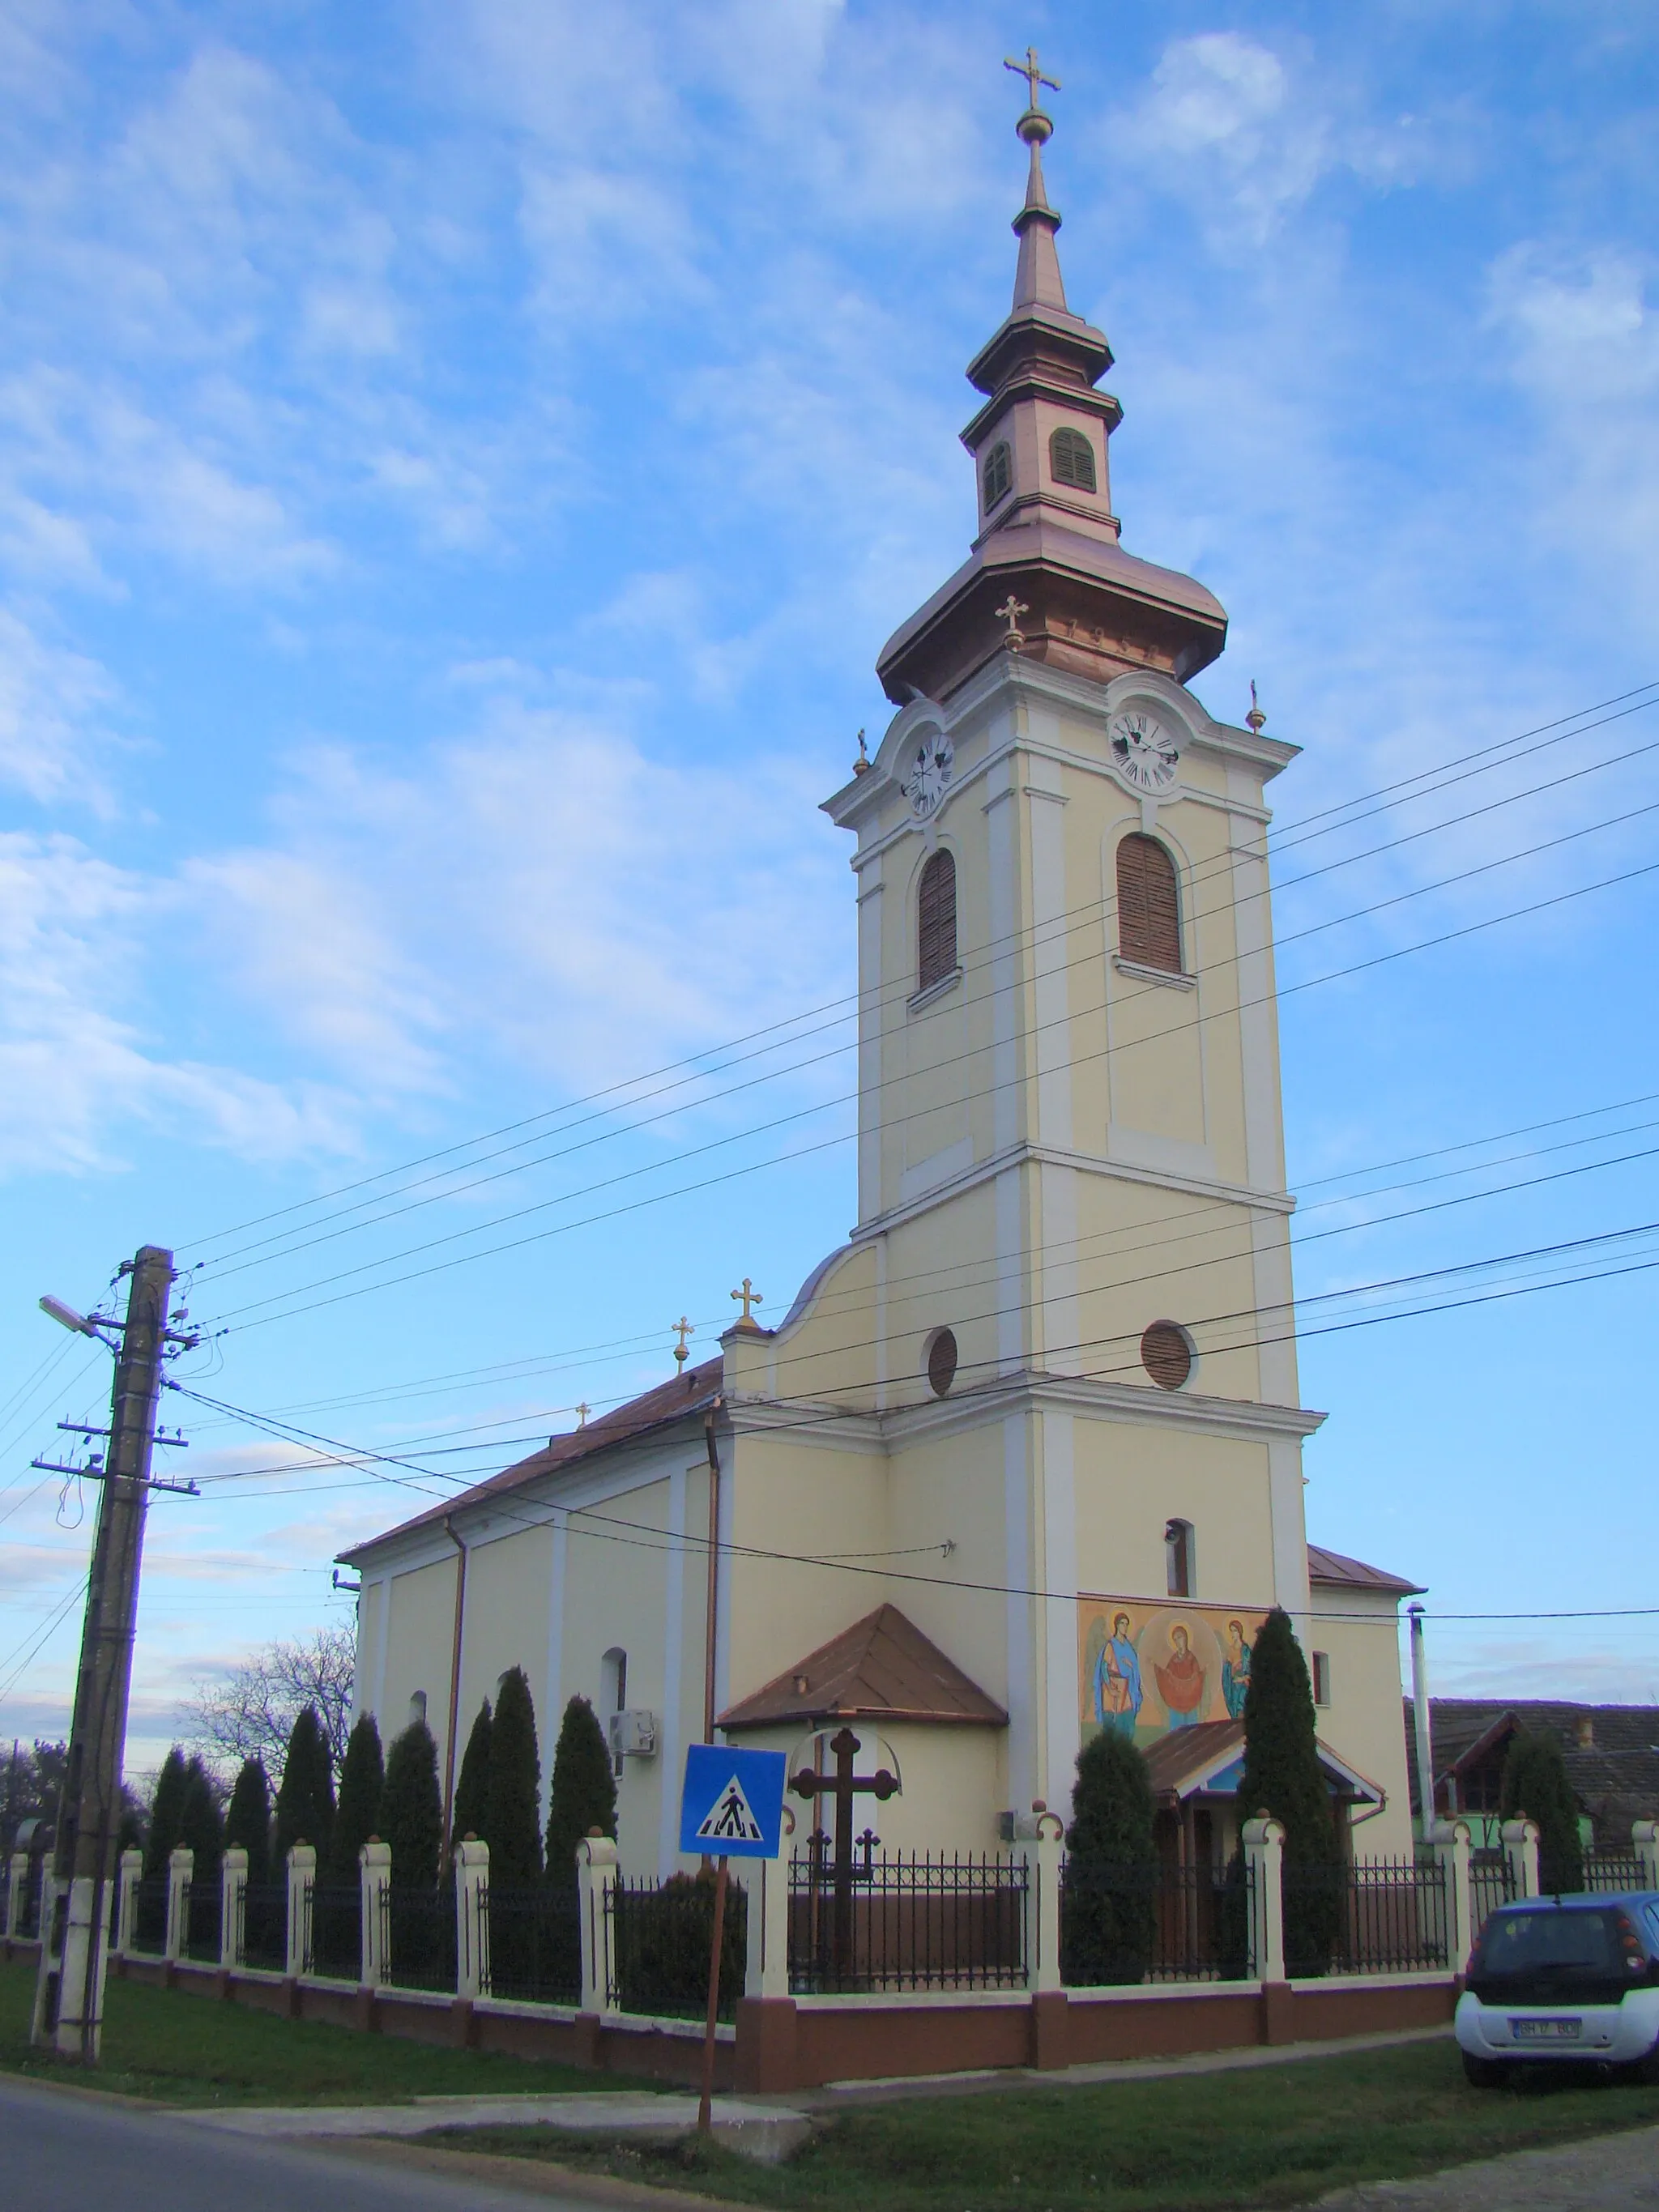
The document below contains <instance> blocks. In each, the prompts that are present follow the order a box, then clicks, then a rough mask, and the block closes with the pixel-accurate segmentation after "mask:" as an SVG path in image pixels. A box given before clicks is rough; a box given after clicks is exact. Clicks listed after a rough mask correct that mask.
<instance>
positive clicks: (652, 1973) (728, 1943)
mask: <svg viewBox="0 0 1659 2212" xmlns="http://www.w3.org/2000/svg"><path fill="white" fill-rule="evenodd" d="M714 1881H715V1876H714V1872H713V1870H712V1869H706V1870H704V1871H703V1872H701V1873H698V1874H695V1875H692V1874H675V1875H670V1876H669V1877H668V1880H667V1881H665V1882H662V1883H660V1884H657V1885H653V1884H651V1883H648V1882H647V1883H641V1884H639V1885H638V1886H637V1887H631V1886H629V1884H627V1883H621V1882H619V1883H618V1884H617V1897H616V1919H615V1929H616V1964H617V1987H618V1991H619V1994H620V1996H621V2001H622V2008H623V2011H624V2012H644V2013H656V2014H659V2015H665V2016H667V2017H668V2018H670V2019H674V2018H679V2019H691V2020H701V2019H702V2018H703V2016H704V2015H705V2014H706V2012H707V2010H708V1959H709V1953H710V1951H711V1950H712V1949H713V1948H714ZM748 1902H749V1900H748V1893H747V1892H746V1891H745V1890H744V1887H743V1886H742V1884H741V1883H739V1882H735V1881H731V1880H730V1879H729V1878H728V1880H727V1882H726V1915H725V1917H724V1919H723V1921H722V1922H721V1924H720V2011H721V2013H722V2015H724V2016H725V2017H726V2018H727V2019H730V2018H731V2017H732V2014H733V2012H734V2010H735V2008H736V2005H737V2001H738V1998H739V1997H740V1996H742V1995H743V1989H744V1972H745V1966H746V1962H747V1960H748V1956H749V1950H748V1936H747V1932H746V1931H747V1928H748Z"/></svg>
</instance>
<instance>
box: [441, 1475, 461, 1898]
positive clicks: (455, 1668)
mask: <svg viewBox="0 0 1659 2212" xmlns="http://www.w3.org/2000/svg"><path fill="white" fill-rule="evenodd" d="M444 1534H445V1535H446V1536H447V1537H448V1539H449V1541H450V1542H451V1543H452V1544H453V1546H454V1547H455V1551H456V1554H457V1556H456V1561H455V1640H454V1644H453V1647H452V1649H451V1650H450V1655H449V1735H448V1738H447V1741H446V1743H445V1745H444V1832H443V1841H442V1846H441V1858H440V1863H441V1866H442V1867H443V1869H444V1870H445V1872H446V1873H447V1871H448V1869H449V1857H450V1848H449V1823H450V1814H451V1811H452V1809H453V1805H454V1802H455V1732H456V1730H457V1729H458V1728H459V1726H460V1720H461V1624H462V1622H463V1620H465V1613H466V1546H465V1544H464V1543H462V1541H461V1540H460V1538H459V1536H458V1535H457V1534H455V1522H454V1517H453V1515H451V1514H448V1513H446V1514H445V1516H444Z"/></svg>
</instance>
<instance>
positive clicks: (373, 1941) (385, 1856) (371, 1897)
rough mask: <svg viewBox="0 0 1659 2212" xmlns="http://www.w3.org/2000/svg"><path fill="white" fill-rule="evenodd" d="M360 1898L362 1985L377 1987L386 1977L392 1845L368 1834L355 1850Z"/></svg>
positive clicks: (371, 1987)
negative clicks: (365, 1839) (356, 1852)
mask: <svg viewBox="0 0 1659 2212" xmlns="http://www.w3.org/2000/svg"><path fill="white" fill-rule="evenodd" d="M357 1867H358V1875H357V1879H358V1882H359V1884H360V1886H361V1891H362V1978H363V1987H364V1988H365V1989H369V1990H378V1989H379V1988H380V1984H381V1983H382V1982H384V1981H385V1979H386V1892H387V1891H388V1890H389V1889H390V1888H391V1887H392V1846H391V1844H383V1843H382V1842H381V1841H380V1838H379V1837H378V1836H371V1837H370V1838H369V1839H368V1842H367V1843H366V1844H364V1845H363V1847H362V1850H360V1851H359V1852H358V1854H357Z"/></svg>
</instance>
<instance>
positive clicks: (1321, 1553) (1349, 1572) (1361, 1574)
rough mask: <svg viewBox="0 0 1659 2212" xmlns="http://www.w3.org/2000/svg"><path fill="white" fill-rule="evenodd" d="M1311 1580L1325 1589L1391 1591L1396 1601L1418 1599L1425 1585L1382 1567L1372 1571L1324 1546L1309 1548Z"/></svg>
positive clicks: (1356, 1560)
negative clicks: (1391, 1572) (1409, 1598)
mask: <svg viewBox="0 0 1659 2212" xmlns="http://www.w3.org/2000/svg"><path fill="white" fill-rule="evenodd" d="M1308 1580H1309V1581H1310V1583H1314V1584H1316V1586H1317V1587H1319V1588H1321V1589H1370V1590H1391V1591H1392V1592H1393V1593H1394V1595H1395V1596H1396V1597H1418V1596H1420V1595H1421V1594H1422V1590H1423V1587H1424V1586H1423V1584H1422V1583H1408V1582H1407V1581H1405V1580H1404V1579H1403V1578H1402V1577H1401V1576H1399V1575H1391V1574H1389V1573H1388V1572H1387V1571H1386V1570H1385V1569H1383V1568H1382V1567H1368V1566H1367V1565H1365V1562H1364V1560H1363V1559H1349V1558H1347V1557H1346V1554H1345V1553H1341V1552H1328V1551H1327V1550H1326V1549H1325V1547H1324V1546H1323V1545H1322V1544H1310V1545H1309V1547H1308Z"/></svg>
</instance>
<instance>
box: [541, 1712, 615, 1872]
mask: <svg viewBox="0 0 1659 2212" xmlns="http://www.w3.org/2000/svg"><path fill="white" fill-rule="evenodd" d="M594 1828H597V1829H598V1830H599V1833H600V1834H601V1835H603V1836H614V1835H615V1834H616V1832H617V1778H616V1776H615V1775H614V1774H613V1773H612V1772H611V1747H610V1745H609V1744H608V1743H606V1741H605V1730H604V1729H602V1728H601V1727H600V1726H599V1717H598V1716H597V1714H596V1713H595V1712H594V1711H593V1708H592V1705H589V1703H588V1702H587V1699H586V1698H572V1699H571V1700H570V1703H569V1704H568V1705H567V1706H566V1707H565V1709H564V1718H563V1720H562V1722H561V1723H560V1724H559V1741H558V1743H557V1744H556V1747H555V1748H554V1753H553V1789H552V1796H551V1802H550V1804H549V1806H548V1809H547V1878H548V1880H549V1881H552V1882H557V1883H560V1884H564V1883H568V1884H569V1886H570V1887H571V1889H572V1890H573V1891H574V1888H575V1886H576V1846H577V1844H579V1843H580V1842H581V1840H582V1838H584V1837H585V1836H586V1835H587V1834H588V1833H589V1832H591V1831H592V1829H594Z"/></svg>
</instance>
